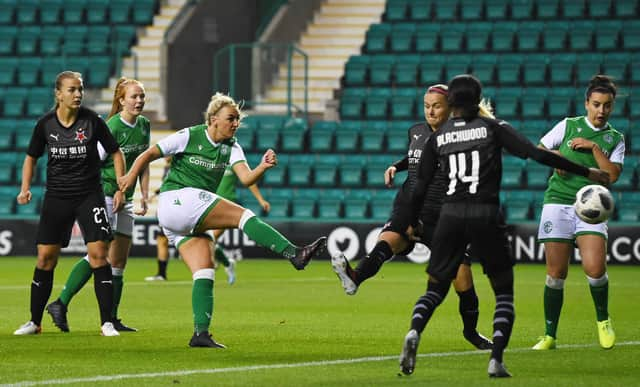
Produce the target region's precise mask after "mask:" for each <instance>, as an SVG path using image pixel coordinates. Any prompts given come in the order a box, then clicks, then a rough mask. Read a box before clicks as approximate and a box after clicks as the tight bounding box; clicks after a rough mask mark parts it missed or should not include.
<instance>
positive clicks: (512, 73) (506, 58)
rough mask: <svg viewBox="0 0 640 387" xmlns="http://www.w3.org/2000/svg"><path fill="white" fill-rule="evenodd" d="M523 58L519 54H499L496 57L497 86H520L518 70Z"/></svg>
mask: <svg viewBox="0 0 640 387" xmlns="http://www.w3.org/2000/svg"><path fill="white" fill-rule="evenodd" d="M523 61H524V56H523V55H520V54H501V55H500V56H499V57H498V66H497V70H498V74H497V80H498V84H500V85H501V86H505V85H517V84H520V71H521V70H520V69H521V67H522V62H523Z"/></svg>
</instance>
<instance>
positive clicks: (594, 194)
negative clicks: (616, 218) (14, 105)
mask: <svg viewBox="0 0 640 387" xmlns="http://www.w3.org/2000/svg"><path fill="white" fill-rule="evenodd" d="M573 207H574V208H575V210H576V215H578V217H579V218H580V219H582V220H583V221H585V222H587V223H590V224H596V223H602V222H604V221H605V220H607V219H609V216H611V213H612V212H613V207H614V201H613V196H611V192H609V190H608V189H606V188H605V187H603V186H601V185H597V184H593V185H586V186H584V187H582V188H580V190H579V191H578V193H576V202H575V203H574V204H573Z"/></svg>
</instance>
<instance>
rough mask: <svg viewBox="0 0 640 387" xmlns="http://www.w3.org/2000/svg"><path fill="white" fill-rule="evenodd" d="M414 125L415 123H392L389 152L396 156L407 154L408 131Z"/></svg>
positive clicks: (389, 130) (388, 143)
mask: <svg viewBox="0 0 640 387" xmlns="http://www.w3.org/2000/svg"><path fill="white" fill-rule="evenodd" d="M423 119H424V118H423ZM413 123H414V122H413V121H392V122H391V125H389V128H388V131H387V152H389V153H393V154H396V155H405V154H406V153H407V149H408V147H409V138H408V131H409V128H410V127H411V126H412V125H413ZM398 158H400V157H398Z"/></svg>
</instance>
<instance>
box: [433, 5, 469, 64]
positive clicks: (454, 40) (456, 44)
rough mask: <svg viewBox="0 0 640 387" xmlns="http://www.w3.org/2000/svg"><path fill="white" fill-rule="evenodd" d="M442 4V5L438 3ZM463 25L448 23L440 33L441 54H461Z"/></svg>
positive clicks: (464, 28) (463, 36) (463, 37)
mask: <svg viewBox="0 0 640 387" xmlns="http://www.w3.org/2000/svg"><path fill="white" fill-rule="evenodd" d="M438 4H443V3H438ZM466 30H467V25H466V24H465V23H449V24H447V25H446V27H445V28H443V29H442V30H441V31H440V49H441V50H442V51H443V52H456V53H457V52H461V51H463V48H464V41H465V32H466Z"/></svg>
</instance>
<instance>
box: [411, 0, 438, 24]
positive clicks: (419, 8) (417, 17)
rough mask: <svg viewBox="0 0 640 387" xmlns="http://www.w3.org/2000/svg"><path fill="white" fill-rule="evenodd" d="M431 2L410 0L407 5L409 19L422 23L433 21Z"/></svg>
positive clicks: (428, 0) (430, 0)
mask: <svg viewBox="0 0 640 387" xmlns="http://www.w3.org/2000/svg"><path fill="white" fill-rule="evenodd" d="M432 3H433V1H432V0H412V1H411V2H410V3H409V19H410V20H412V21H420V22H424V21H427V20H433V7H432V5H433V4H432Z"/></svg>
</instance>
